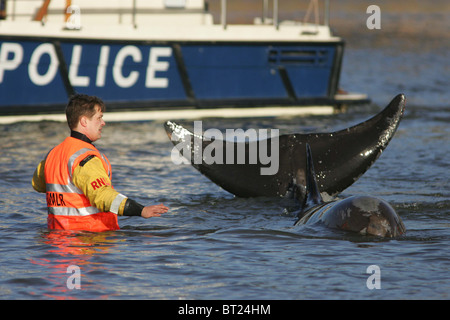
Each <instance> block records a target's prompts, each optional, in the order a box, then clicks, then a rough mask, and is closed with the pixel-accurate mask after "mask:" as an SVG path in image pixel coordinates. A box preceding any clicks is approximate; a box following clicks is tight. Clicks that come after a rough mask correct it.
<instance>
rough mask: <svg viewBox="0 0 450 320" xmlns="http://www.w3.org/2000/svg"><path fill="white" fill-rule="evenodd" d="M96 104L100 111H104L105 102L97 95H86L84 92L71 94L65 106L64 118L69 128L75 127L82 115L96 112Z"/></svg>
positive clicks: (90, 114)
mask: <svg viewBox="0 0 450 320" xmlns="http://www.w3.org/2000/svg"><path fill="white" fill-rule="evenodd" d="M97 105H98V106H99V107H100V110H101V111H102V112H105V110H106V106H105V103H104V102H103V100H102V99H100V98H99V97H96V96H88V95H86V94H75V95H73V96H71V97H70V99H69V102H68V103H67V106H66V118H67V124H68V125H69V128H70V129H72V130H73V129H75V128H76V126H77V125H78V121H79V120H80V117H82V116H86V117H88V118H91V117H93V116H94V114H95V112H96V110H95V106H97Z"/></svg>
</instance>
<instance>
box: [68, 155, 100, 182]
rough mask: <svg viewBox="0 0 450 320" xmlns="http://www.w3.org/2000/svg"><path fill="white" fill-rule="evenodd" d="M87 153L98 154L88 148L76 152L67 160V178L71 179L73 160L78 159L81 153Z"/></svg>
mask: <svg viewBox="0 0 450 320" xmlns="http://www.w3.org/2000/svg"><path fill="white" fill-rule="evenodd" d="M88 151H94V152H98V151H97V150H95V149H90V148H83V149H80V150H78V151H77V152H75V153H74V154H73V155H72V156H71V157H70V158H69V163H68V164H67V169H68V170H69V177H70V178H71V179H72V167H73V163H74V162H75V159H76V158H78V157H79V156H81V155H82V154H83V153H86V152H88Z"/></svg>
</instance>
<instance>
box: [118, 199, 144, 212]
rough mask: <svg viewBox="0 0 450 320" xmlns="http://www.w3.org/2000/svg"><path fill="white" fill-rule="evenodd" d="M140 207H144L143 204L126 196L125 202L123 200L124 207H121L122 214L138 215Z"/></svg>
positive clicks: (140, 210)
mask: <svg viewBox="0 0 450 320" xmlns="http://www.w3.org/2000/svg"><path fill="white" fill-rule="evenodd" d="M142 209H144V206H143V205H141V204H139V203H137V202H136V201H134V200H131V199H130V198H128V199H127V202H125V207H124V208H123V215H124V216H140V215H141V213H142Z"/></svg>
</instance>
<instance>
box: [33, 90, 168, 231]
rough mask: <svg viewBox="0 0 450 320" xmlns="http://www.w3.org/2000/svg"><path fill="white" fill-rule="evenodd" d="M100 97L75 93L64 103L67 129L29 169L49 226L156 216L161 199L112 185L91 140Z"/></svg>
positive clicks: (94, 226)
mask: <svg viewBox="0 0 450 320" xmlns="http://www.w3.org/2000/svg"><path fill="white" fill-rule="evenodd" d="M103 112H105V104H104V102H103V101H102V100H101V99H100V98H98V97H95V96H88V95H83V94H77V95H74V96H73V97H71V98H70V100H69V102H68V104H67V107H66V117H67V124H68V125H69V128H70V130H71V133H70V137H67V138H66V139H65V140H64V141H63V142H62V143H61V144H59V145H58V146H56V147H55V148H53V149H52V150H51V151H50V152H49V153H48V155H47V156H46V158H45V159H44V160H43V161H41V162H40V163H39V165H38V167H37V168H36V171H35V172H34V176H33V180H32V186H33V188H34V189H35V190H36V191H38V192H42V193H46V195H47V207H48V219H47V224H48V228H49V229H62V230H86V231H107V230H118V229H120V228H119V224H118V221H117V215H119V216H120V215H123V216H141V217H144V218H150V217H159V216H160V215H161V214H162V213H165V212H167V211H168V208H167V207H166V206H164V205H163V204H158V205H151V206H143V205H141V204H139V203H137V202H136V201H134V200H132V199H130V198H128V197H126V196H124V195H122V194H120V193H119V192H117V191H116V190H114V188H113V186H112V184H111V164H110V163H109V160H108V158H107V157H106V156H105V155H104V154H102V153H101V152H100V151H98V150H97V148H96V147H95V146H94V145H93V144H92V143H93V142H95V141H97V140H98V139H100V138H101V135H102V128H103V126H105V121H104V120H103Z"/></svg>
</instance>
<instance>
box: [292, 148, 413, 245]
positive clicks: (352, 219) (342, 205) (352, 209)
mask: <svg viewBox="0 0 450 320" xmlns="http://www.w3.org/2000/svg"><path fill="white" fill-rule="evenodd" d="M306 171H307V177H306V180H307V181H306V197H305V198H304V199H300V200H303V203H302V206H301V209H300V210H298V213H297V218H298V220H297V221H296V222H295V224H294V225H311V224H318V223H322V224H324V225H325V226H327V227H329V228H333V229H340V230H345V231H352V232H357V233H360V234H363V235H372V236H378V237H391V238H393V237H398V236H401V235H403V234H405V232H406V228H405V226H404V224H403V222H402V220H401V219H400V217H399V216H398V215H397V213H396V212H395V210H394V208H392V207H391V205H389V203H387V202H386V201H384V200H382V199H379V198H376V197H373V196H368V195H367V196H366V195H365V196H352V197H348V198H345V199H340V200H333V201H329V202H325V201H324V200H323V199H322V196H321V194H320V189H319V187H318V185H317V180H316V177H317V176H316V174H315V172H314V166H313V156H312V152H311V148H310V146H309V145H308V144H307V145H306Z"/></svg>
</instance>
